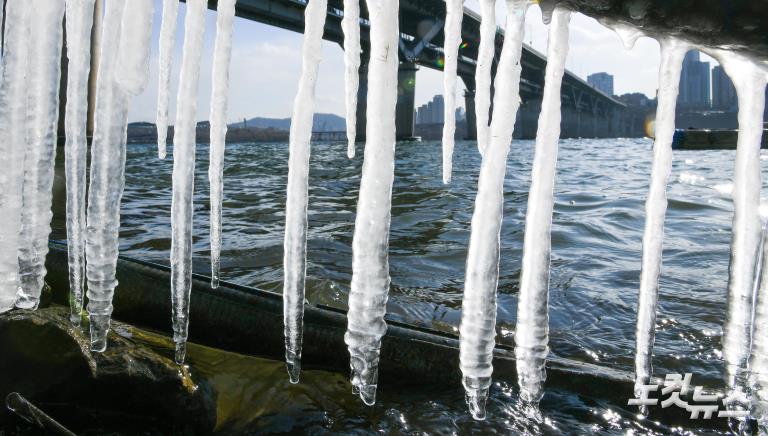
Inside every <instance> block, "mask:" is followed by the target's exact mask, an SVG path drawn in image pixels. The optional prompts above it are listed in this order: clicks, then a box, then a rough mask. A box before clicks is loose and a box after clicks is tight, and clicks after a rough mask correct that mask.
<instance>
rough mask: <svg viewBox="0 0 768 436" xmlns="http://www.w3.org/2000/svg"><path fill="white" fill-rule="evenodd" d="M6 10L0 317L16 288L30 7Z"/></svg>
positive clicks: (12, 5) (0, 99)
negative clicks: (4, 166)
mask: <svg viewBox="0 0 768 436" xmlns="http://www.w3.org/2000/svg"><path fill="white" fill-rule="evenodd" d="M6 8H7V9H8V10H7V14H6V18H7V21H6V23H5V41H4V44H5V53H4V55H3V59H2V70H0V71H2V79H1V80H2V82H0V138H3V140H2V141H0V156H3V158H4V159H5V161H6V162H8V165H7V166H6V168H4V169H3V171H2V172H0V313H1V312H5V311H8V310H10V309H11V308H13V306H14V305H15V304H16V298H17V295H16V294H17V291H18V288H19V257H18V255H19V253H18V249H19V230H20V228H21V205H22V201H21V189H22V181H23V177H24V152H25V150H26V149H27V136H26V135H27V130H26V118H27V117H26V107H27V87H26V86H25V79H26V74H27V55H28V43H29V36H30V34H31V33H30V32H29V11H30V9H31V6H30V5H29V4H28V3H27V2H23V1H12V2H9V3H8V4H7V5H6Z"/></svg>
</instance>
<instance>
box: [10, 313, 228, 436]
mask: <svg viewBox="0 0 768 436" xmlns="http://www.w3.org/2000/svg"><path fill="white" fill-rule="evenodd" d="M68 313H69V312H68V310H67V309H65V308H62V307H49V308H45V309H39V310H37V311H34V312H32V311H19V310H17V311H11V312H8V313H5V314H3V315H0V396H2V397H3V398H4V397H5V395H7V394H8V393H10V392H19V393H21V394H22V395H23V396H25V397H26V398H27V399H29V400H30V401H31V402H32V403H33V404H35V405H37V406H38V407H40V408H41V409H42V410H44V411H45V412H46V413H48V414H50V415H51V416H52V417H53V418H55V419H56V420H58V421H59V422H61V423H62V424H63V425H64V426H65V427H67V428H69V429H70V430H72V431H74V432H76V433H78V434H83V433H86V434H101V433H104V432H115V431H119V432H120V433H134V432H141V433H143V434H168V433H185V434H190V433H208V432H210V431H211V430H212V429H213V428H214V426H215V423H216V402H215V398H214V397H215V396H214V395H213V393H212V390H211V388H210V387H209V386H207V385H205V384H197V385H196V384H195V383H194V382H193V381H192V379H191V378H190V376H189V375H188V374H187V372H186V371H185V370H184V369H183V368H180V367H179V366H177V365H176V364H175V363H173V360H172V359H171V355H168V356H165V355H162V354H160V353H158V352H156V351H154V350H152V349H149V348H147V347H144V346H140V345H138V344H137V343H136V342H134V341H132V340H131V339H130V337H126V336H129V335H127V334H125V332H128V331H130V329H131V327H130V326H126V325H123V324H121V323H119V322H115V321H113V330H112V332H110V336H109V347H108V349H107V351H106V352H104V353H92V352H91V351H90V349H89V339H88V335H87V325H86V326H84V327H82V328H78V327H74V326H72V325H71V324H70V323H69V320H68ZM116 331H117V332H121V331H122V332H123V335H120V334H117V333H116ZM3 413H7V412H3ZM8 421H10V417H9V416H8V415H0V422H8ZM1 429H2V426H0V433H2V431H1Z"/></svg>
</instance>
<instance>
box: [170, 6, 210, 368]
mask: <svg viewBox="0 0 768 436" xmlns="http://www.w3.org/2000/svg"><path fill="white" fill-rule="evenodd" d="M206 6H207V2H206V0H188V1H187V15H186V17H185V19H184V51H183V54H182V59H181V76H180V78H179V93H178V95H177V96H176V124H175V126H174V133H173V200H172V205H171V227H172V237H171V300H172V303H171V306H172V310H173V342H175V343H176V354H175V360H176V363H178V364H182V363H184V357H185V355H186V352H187V330H188V328H189V296H190V291H191V290H192V194H193V190H194V186H195V185H194V178H195V145H196V144H195V134H196V129H197V125H196V122H195V117H196V111H197V86H198V81H199V79H200V57H201V54H202V49H203V36H204V33H205V8H206Z"/></svg>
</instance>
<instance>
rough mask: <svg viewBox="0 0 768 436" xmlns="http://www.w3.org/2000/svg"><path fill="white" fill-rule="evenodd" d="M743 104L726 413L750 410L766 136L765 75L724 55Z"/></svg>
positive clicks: (726, 345) (726, 336) (726, 333)
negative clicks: (748, 373) (747, 376)
mask: <svg viewBox="0 0 768 436" xmlns="http://www.w3.org/2000/svg"><path fill="white" fill-rule="evenodd" d="M717 57H718V60H719V61H720V64H721V65H722V66H723V68H724V69H725V72H726V73H728V76H730V78H731V80H732V81H733V84H734V86H735V87H736V94H737V96H738V99H739V136H738V141H737V146H736V165H735V169H734V176H733V209H734V211H733V227H732V228H733V230H732V232H733V236H732V239H731V262H730V267H729V268H728V271H729V277H728V279H729V280H728V314H727V317H726V321H725V325H724V326H723V359H724V360H725V375H726V383H727V386H728V400H729V401H728V402H729V404H728V408H729V409H731V410H741V409H742V408H744V407H746V403H747V400H746V397H745V392H744V391H745V387H744V384H745V381H744V377H743V375H744V374H743V372H744V369H745V367H746V363H747V362H746V361H747V358H748V356H749V345H750V340H751V330H752V309H753V307H752V302H753V298H752V297H753V284H754V272H755V268H756V258H757V253H758V244H759V242H760V225H761V222H760V214H759V206H760V188H761V186H762V177H761V174H760V140H761V136H762V133H763V109H764V107H765V85H766V73H765V71H764V70H762V69H761V68H760V67H758V66H757V65H756V64H755V63H754V62H753V61H752V60H750V59H746V58H744V57H742V56H741V55H739V54H733V53H720V54H719V56H717Z"/></svg>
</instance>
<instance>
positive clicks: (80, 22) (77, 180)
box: [64, 0, 94, 325]
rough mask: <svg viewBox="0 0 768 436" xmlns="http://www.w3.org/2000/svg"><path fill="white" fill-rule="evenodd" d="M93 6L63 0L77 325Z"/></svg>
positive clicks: (72, 300) (89, 0)
mask: <svg viewBox="0 0 768 436" xmlns="http://www.w3.org/2000/svg"><path fill="white" fill-rule="evenodd" d="M93 6H94V0H66V20H65V23H66V27H67V33H66V37H67V58H68V64H67V107H66V114H65V121H64V129H65V134H66V136H67V139H66V144H65V146H64V154H65V160H64V166H65V171H66V179H67V251H68V254H69V305H70V310H71V315H70V320H71V321H72V323H73V324H74V325H80V315H81V313H82V311H83V292H84V288H83V281H84V280H85V164H86V162H85V155H86V149H87V147H88V144H87V138H86V131H85V130H86V124H87V121H88V120H87V119H88V74H89V72H90V71H91V43H90V42H91V27H92V25H93Z"/></svg>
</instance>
